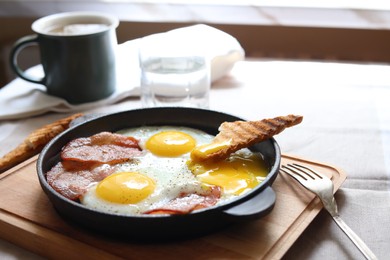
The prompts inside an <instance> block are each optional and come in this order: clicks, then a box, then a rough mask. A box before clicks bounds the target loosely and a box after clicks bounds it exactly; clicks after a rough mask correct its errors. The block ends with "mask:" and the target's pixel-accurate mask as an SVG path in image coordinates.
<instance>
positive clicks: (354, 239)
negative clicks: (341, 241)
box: [332, 216, 378, 259]
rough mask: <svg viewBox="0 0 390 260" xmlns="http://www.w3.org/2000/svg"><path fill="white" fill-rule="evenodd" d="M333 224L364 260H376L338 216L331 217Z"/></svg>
mask: <svg viewBox="0 0 390 260" xmlns="http://www.w3.org/2000/svg"><path fill="white" fill-rule="evenodd" d="M332 217H333V220H334V222H336V224H337V225H338V226H339V227H340V228H341V230H342V231H344V233H345V234H346V235H347V236H348V238H349V239H351V241H352V242H353V243H354V244H355V246H356V247H357V248H358V249H359V250H360V252H362V254H363V255H364V256H365V257H366V259H378V258H377V257H376V256H375V255H374V253H373V252H372V251H371V250H370V249H369V248H368V246H367V245H366V244H365V243H364V242H363V240H361V239H360V237H359V236H358V235H356V233H355V232H354V231H353V230H352V229H351V228H350V227H349V226H348V225H347V224H346V223H345V222H344V220H342V219H341V218H340V217H339V216H332Z"/></svg>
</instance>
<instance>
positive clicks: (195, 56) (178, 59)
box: [139, 33, 210, 108]
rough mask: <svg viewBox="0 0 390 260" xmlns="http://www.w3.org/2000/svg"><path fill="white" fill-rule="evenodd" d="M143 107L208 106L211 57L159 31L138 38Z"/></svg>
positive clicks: (192, 44) (183, 41) (186, 42)
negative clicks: (158, 32)
mask: <svg viewBox="0 0 390 260" xmlns="http://www.w3.org/2000/svg"><path fill="white" fill-rule="evenodd" d="M139 61H140V68H141V102H142V106H143V107H158V106H183V107H199V108H208V106H209V90H210V61H209V60H208V58H207V57H206V56H205V55H204V54H203V51H202V50H201V49H199V48H197V47H196V44H195V43H193V42H189V40H187V39H183V38H180V37H176V35H175V34H169V33H162V34H154V35H151V36H147V37H144V38H142V39H141V40H140V48H139Z"/></svg>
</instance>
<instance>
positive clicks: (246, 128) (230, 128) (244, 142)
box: [191, 115, 303, 161]
mask: <svg viewBox="0 0 390 260" xmlns="http://www.w3.org/2000/svg"><path fill="white" fill-rule="evenodd" d="M302 119H303V117H302V116H299V115H287V116H280V117H275V118H271V119H263V120H260V121H235V122H224V123H222V124H221V126H220V127H219V131H220V132H219V134H218V135H217V136H216V137H215V138H214V140H213V141H212V143H214V144H215V143H229V145H227V146H224V147H223V148H222V149H219V150H217V151H216V152H213V153H210V154H199V153H193V154H191V157H192V159H193V160H196V161H205V160H213V161H217V160H223V159H226V158H227V157H229V155H230V154H231V153H233V152H236V151H238V150H240V149H242V148H245V147H249V146H252V145H254V144H256V143H259V142H261V141H264V140H266V139H269V138H271V137H273V136H274V135H277V134H279V133H280V132H282V131H283V130H284V129H286V128H287V127H291V126H294V125H297V124H299V123H301V122H302Z"/></svg>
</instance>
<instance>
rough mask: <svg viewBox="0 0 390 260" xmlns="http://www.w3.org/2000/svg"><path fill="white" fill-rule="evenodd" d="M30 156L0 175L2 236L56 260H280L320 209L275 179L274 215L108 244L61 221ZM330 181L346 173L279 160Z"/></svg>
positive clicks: (283, 178)
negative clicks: (165, 239) (167, 237)
mask: <svg viewBox="0 0 390 260" xmlns="http://www.w3.org/2000/svg"><path fill="white" fill-rule="evenodd" d="M36 160H37V157H33V158H31V159H29V160H27V161H25V162H24V163H22V164H20V165H18V166H16V167H15V168H13V169H11V170H9V171H7V172H5V173H3V174H1V175H0V198H1V200H0V237H2V238H3V239H5V240H8V241H10V242H12V243H14V244H16V245H19V246H21V247H23V248H26V249H28V250H30V251H33V252H35V253H37V254H39V255H42V256H46V257H49V258H56V259H72V258H75V257H77V258H83V259H92V258H99V259H115V258H118V259H119V258H130V259H141V258H142V259H153V258H159V259H210V258H213V259H216V258H218V259H226V258H230V259H231V258H234V259H237V258H239V259H243V258H253V259H275V258H281V257H282V256H283V255H284V254H285V252H286V251H287V250H288V249H289V248H290V246H291V245H292V244H293V243H294V241H295V240H296V239H297V238H298V237H299V236H300V235H301V233H302V232H303V231H304V230H305V228H306V227H307V226H308V225H309V224H310V222H311V221H312V220H313V219H314V217H315V216H316V215H317V214H318V212H319V211H320V210H321V209H322V204H321V202H320V200H319V199H318V198H317V197H315V196H314V195H313V194H312V193H310V192H308V191H306V190H305V189H303V188H302V187H301V186H300V185H299V184H298V183H297V182H296V181H295V180H293V179H292V178H291V177H289V176H287V175H285V174H279V175H278V177H277V178H276V180H275V182H274V184H273V188H274V190H275V191H276V203H275V207H274V209H273V210H272V212H271V213H270V214H269V215H267V216H265V217H263V218H261V219H259V220H256V221H253V222H250V223H245V224H239V225H234V226H231V227H229V228H227V229H224V230H223V231H220V232H218V233H214V234H211V235H207V236H203V237H200V238H196V239H192V240H185V241H179V242H174V243H173V242H172V243H150V244H147V243H135V242H129V241H123V240H119V239H118V240H115V239H109V238H106V237H103V236H100V235H98V234H94V233H91V232H88V231H86V230H84V229H82V228H80V227H78V226H74V225H73V224H72V223H68V222H66V221H65V220H63V219H62V218H61V217H60V216H59V215H58V214H57V212H56V211H55V210H54V209H53V207H52V205H51V203H50V201H49V200H48V198H47V197H46V195H45V194H44V192H43V191H42V189H41V187H40V185H39V182H38V177H37V174H36V170H35V164H36ZM293 161H294V162H299V163H301V164H304V165H307V166H311V167H313V168H315V169H317V170H319V171H321V172H323V173H324V174H326V175H328V176H329V177H331V178H332V180H333V182H334V185H335V190H337V189H338V188H339V187H340V185H341V184H342V183H343V181H344V180H345V178H346V174H345V173H344V172H343V171H342V170H340V169H337V168H335V167H331V166H329V165H325V164H321V163H317V162H311V161H307V160H304V159H300V158H296V157H292V156H287V155H283V158H282V163H288V162H293Z"/></svg>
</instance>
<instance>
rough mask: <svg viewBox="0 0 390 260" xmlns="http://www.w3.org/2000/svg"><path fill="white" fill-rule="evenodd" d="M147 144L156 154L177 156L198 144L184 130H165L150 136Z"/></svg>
mask: <svg viewBox="0 0 390 260" xmlns="http://www.w3.org/2000/svg"><path fill="white" fill-rule="evenodd" d="M145 146H146V148H147V149H148V150H149V151H150V152H151V153H153V154H155V155H158V156H163V157H177V156H180V155H182V154H185V153H188V152H190V151H191V150H192V149H193V148H194V147H195V146H196V141H195V139H194V138H193V137H192V136H190V135H189V134H186V133H183V132H179V131H163V132H160V133H157V134H155V135H153V136H152V137H150V138H149V139H148V140H147V141H146V144H145Z"/></svg>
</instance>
